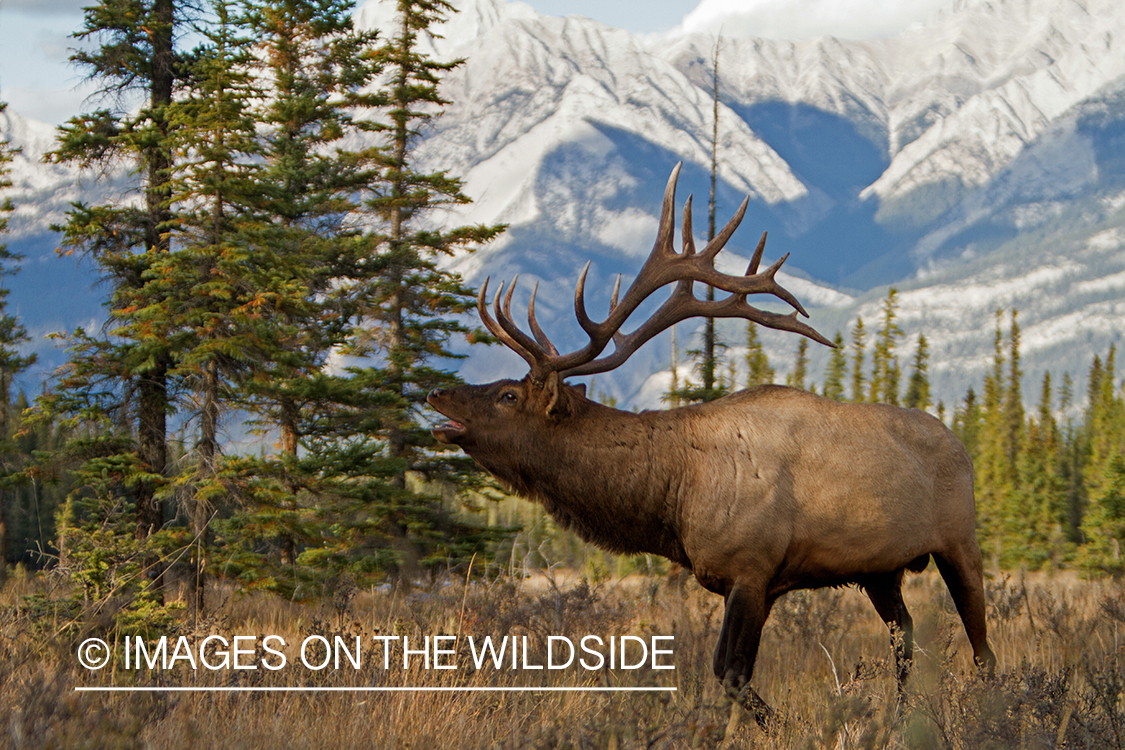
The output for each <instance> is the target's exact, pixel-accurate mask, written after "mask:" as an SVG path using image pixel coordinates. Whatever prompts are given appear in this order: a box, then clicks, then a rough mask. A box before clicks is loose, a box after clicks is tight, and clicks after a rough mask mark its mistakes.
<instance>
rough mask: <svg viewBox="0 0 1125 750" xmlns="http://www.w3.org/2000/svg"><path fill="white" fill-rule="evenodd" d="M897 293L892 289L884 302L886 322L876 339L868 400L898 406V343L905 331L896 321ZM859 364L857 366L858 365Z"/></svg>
mask: <svg viewBox="0 0 1125 750" xmlns="http://www.w3.org/2000/svg"><path fill="white" fill-rule="evenodd" d="M897 304H898V290H897V289H895V288H894V287H891V288H890V289H888V290H887V298H886V299H885V300H883V321H882V325H881V326H880V327H879V331H878V333H877V334H876V336H875V350H874V352H873V353H872V355H871V390H870V391H869V394H868V399H867V400H868V401H871V402H877V403H884V404H891V405H894V406H898V391H899V379H900V371H899V365H898V357H896V356H895V344H896V342H897V341H898V339H900V338H902V335H903V333H902V329H901V328H899V326H898V323H896V322H895V319H896V318H897V317H898V311H897V310H896V307H897ZM858 364H859V363H858V361H857V365H858Z"/></svg>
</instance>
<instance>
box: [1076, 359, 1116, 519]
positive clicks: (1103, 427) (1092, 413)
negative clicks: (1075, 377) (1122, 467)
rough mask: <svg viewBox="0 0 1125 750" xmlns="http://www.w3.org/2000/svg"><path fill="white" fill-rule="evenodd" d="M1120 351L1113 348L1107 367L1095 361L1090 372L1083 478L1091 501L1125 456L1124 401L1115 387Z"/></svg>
mask: <svg viewBox="0 0 1125 750" xmlns="http://www.w3.org/2000/svg"><path fill="white" fill-rule="evenodd" d="M1116 359H1117V347H1116V345H1115V344H1114V345H1110V348H1109V352H1108V353H1107V354H1106V358H1105V361H1104V363H1103V362H1102V361H1101V360H1100V359H1099V358H1098V357H1095V358H1094V364H1093V366H1092V367H1091V368H1090V376H1089V390H1088V402H1089V403H1088V405H1087V408H1086V430H1085V432H1086V435H1085V438H1086V441H1087V442H1086V445H1087V451H1088V459H1087V461H1086V466H1085V469H1084V478H1085V484H1086V487H1087V491H1088V492H1089V493H1090V497H1091V498H1094V497H1097V496H1100V495H1102V494H1103V493H1104V490H1105V487H1106V486H1107V483H1109V482H1110V481H1111V480H1110V478H1109V471H1110V463H1111V461H1112V460H1113V458H1114V456H1116V455H1118V454H1125V398H1122V396H1121V395H1119V392H1118V389H1117V383H1116V378H1117V375H1116Z"/></svg>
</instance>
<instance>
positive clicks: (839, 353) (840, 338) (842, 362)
mask: <svg viewBox="0 0 1125 750" xmlns="http://www.w3.org/2000/svg"><path fill="white" fill-rule="evenodd" d="M832 343H833V344H834V345H835V347H836V348H835V349H833V350H832V354H831V355H830V357H829V360H828V367H827V368H826V369H825V372H824V396H825V397H826V398H830V399H832V400H833V401H843V400H844V376H845V374H846V373H847V370H848V357H847V354H846V353H845V351H844V334H842V333H840V332H839V331H836V335H835V336H834V337H833V339H832Z"/></svg>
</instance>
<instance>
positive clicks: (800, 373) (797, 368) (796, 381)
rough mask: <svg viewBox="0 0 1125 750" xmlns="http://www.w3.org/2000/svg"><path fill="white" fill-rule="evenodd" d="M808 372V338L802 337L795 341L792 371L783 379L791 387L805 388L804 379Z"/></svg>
mask: <svg viewBox="0 0 1125 750" xmlns="http://www.w3.org/2000/svg"><path fill="white" fill-rule="evenodd" d="M808 372H809V340H808V339H806V338H804V337H802V338H800V339H799V340H798V341H797V358H796V361H795V362H794V363H793V372H792V373H790V374H789V376H788V377H787V378H786V379H785V384H786V385H788V386H791V387H793V388H805V387H806V386H805V379H806V378H807V377H808Z"/></svg>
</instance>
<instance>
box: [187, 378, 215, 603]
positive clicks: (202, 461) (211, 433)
mask: <svg viewBox="0 0 1125 750" xmlns="http://www.w3.org/2000/svg"><path fill="white" fill-rule="evenodd" d="M202 396H203V410H202V414H201V415H200V427H199V468H198V470H197V484H198V485H205V484H209V483H211V482H213V481H215V477H216V474H217V473H218V458H219V438H218V435H219V363H218V362H217V361H215V360H214V359H212V360H209V361H208V362H207V364H206V365H205V367H204V371H203V393H202ZM200 489H201V487H199V486H197V488H196V493H197V495H196V498H195V500H194V502H193V503H192V514H191V531H192V536H193V538H194V542H193V554H192V580H191V611H192V612H193V614H194V615H195V616H196V617H198V616H200V615H202V614H203V611H204V608H205V606H206V597H205V595H204V592H205V589H206V585H207V580H206V578H207V577H206V563H207V556H206V547H207V530H208V527H209V520H210V514H211V506H210V503H208V502H207V501H206V500H203V499H202V498H201V497H200V496H199V494H198V493H199V490H200Z"/></svg>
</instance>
